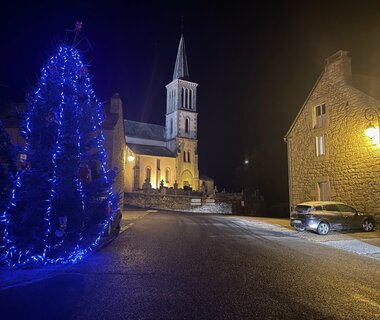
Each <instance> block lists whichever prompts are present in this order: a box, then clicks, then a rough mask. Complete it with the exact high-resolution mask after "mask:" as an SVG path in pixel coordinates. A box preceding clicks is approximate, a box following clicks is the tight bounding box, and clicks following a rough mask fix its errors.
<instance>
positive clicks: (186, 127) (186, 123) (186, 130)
mask: <svg viewBox="0 0 380 320" xmlns="http://www.w3.org/2000/svg"><path fill="white" fill-rule="evenodd" d="M189 131H190V119H189V118H186V119H185V132H186V133H189Z"/></svg>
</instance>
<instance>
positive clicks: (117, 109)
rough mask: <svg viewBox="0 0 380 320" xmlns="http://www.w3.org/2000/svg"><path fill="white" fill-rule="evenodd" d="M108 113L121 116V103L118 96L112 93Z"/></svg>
mask: <svg viewBox="0 0 380 320" xmlns="http://www.w3.org/2000/svg"><path fill="white" fill-rule="evenodd" d="M110 113H116V114H120V115H121V116H122V114H123V103H122V102H121V99H120V95H119V94H118V93H114V94H113V96H112V97H111V106H110Z"/></svg>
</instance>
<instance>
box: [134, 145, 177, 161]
mask: <svg viewBox="0 0 380 320" xmlns="http://www.w3.org/2000/svg"><path fill="white" fill-rule="evenodd" d="M127 146H128V148H129V149H131V150H132V151H133V152H134V153H136V154H144V155H148V156H159V157H172V158H175V156H176V155H175V154H174V153H173V152H171V151H170V150H169V149H168V148H165V147H160V146H147V145H143V144H134V143H127Z"/></svg>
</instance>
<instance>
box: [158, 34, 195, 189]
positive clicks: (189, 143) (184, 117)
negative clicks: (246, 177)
mask: <svg viewBox="0 0 380 320" xmlns="http://www.w3.org/2000/svg"><path fill="white" fill-rule="evenodd" d="M197 86H198V84H197V83H195V82H192V81H190V78H189V69H188V65H187V57H186V50H185V40H184V37H183V35H181V39H180V41H179V46H178V52H177V59H176V62H175V67H174V73H173V80H172V82H170V83H169V84H168V85H167V86H166V90H167V94H166V97H167V98H166V123H165V130H166V139H167V141H168V144H169V148H170V149H171V151H173V152H175V153H176V173H177V174H176V177H177V183H178V186H179V187H180V188H185V187H191V188H192V189H193V190H199V170H198V140H197V126H198V124H197V118H198V113H197Z"/></svg>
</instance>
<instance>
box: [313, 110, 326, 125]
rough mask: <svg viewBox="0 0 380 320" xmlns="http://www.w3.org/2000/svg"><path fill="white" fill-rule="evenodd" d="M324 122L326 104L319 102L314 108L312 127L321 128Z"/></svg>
mask: <svg viewBox="0 0 380 320" xmlns="http://www.w3.org/2000/svg"><path fill="white" fill-rule="evenodd" d="M325 124H326V105H325V104H321V105H319V106H316V107H315V108H314V128H322V127H323V126H324V125H325Z"/></svg>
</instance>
